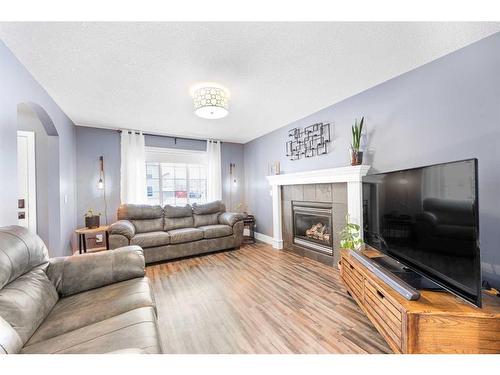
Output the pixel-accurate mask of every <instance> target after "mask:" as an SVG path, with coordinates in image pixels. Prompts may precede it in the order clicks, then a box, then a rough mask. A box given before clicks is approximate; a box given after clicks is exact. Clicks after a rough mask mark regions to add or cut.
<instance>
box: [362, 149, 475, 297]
mask: <svg viewBox="0 0 500 375" xmlns="http://www.w3.org/2000/svg"><path fill="white" fill-rule="evenodd" d="M477 170H478V163H477V159H469V160H462V161H456V162H450V163H444V164H436V165H430V166H425V167H420V168H413V169H406V170H400V171H394V172H387V173H379V174H371V175H367V176H365V177H364V178H363V235H364V240H365V242H366V243H367V244H368V245H370V246H372V247H374V248H375V249H377V250H379V251H381V252H382V253H385V254H387V255H388V256H390V257H392V258H395V259H396V260H398V261H399V262H400V263H402V264H403V265H405V266H407V267H408V268H410V269H412V270H413V271H415V272H416V273H418V274H420V275H422V276H425V277H427V278H429V279H431V280H432V281H434V282H435V283H436V284H438V285H440V286H441V287H443V288H444V289H446V290H448V291H450V292H452V293H454V294H455V295H457V296H459V297H461V298H463V299H464V300H466V301H469V302H471V303H473V304H474V305H476V306H478V307H481V263H480V255H479V215H478V172H477Z"/></svg>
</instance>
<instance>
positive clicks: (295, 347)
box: [147, 244, 390, 353]
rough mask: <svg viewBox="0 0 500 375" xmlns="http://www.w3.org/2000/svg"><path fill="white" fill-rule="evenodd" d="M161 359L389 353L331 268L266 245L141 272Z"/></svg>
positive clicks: (154, 267) (247, 247)
mask: <svg viewBox="0 0 500 375" xmlns="http://www.w3.org/2000/svg"><path fill="white" fill-rule="evenodd" d="M147 275H148V277H149V278H150V279H151V282H152V285H153V289H154V293H155V298H156V303H157V308H158V315H159V322H160V330H161V334H162V339H163V348H164V351H165V352H166V353H388V352H390V349H389V347H388V346H387V344H386V343H385V341H384V340H383V338H382V337H381V336H380V335H379V333H378V332H377V331H376V330H375V328H374V327H373V326H372V324H371V323H370V322H369V320H368V319H367V318H366V317H365V316H364V314H363V313H362V312H361V310H359V308H358V307H357V305H356V303H355V302H354V301H353V300H352V299H351V298H350V297H349V296H348V294H347V291H346V289H345V287H344V286H343V284H342V282H341V280H340V274H339V272H338V270H337V269H336V268H333V267H330V266H327V265H324V264H321V263H319V262H316V261H313V260H311V259H308V258H304V257H301V256H298V255H295V254H293V253H290V252H287V251H279V250H275V249H273V248H272V247H270V246H268V245H265V244H255V245H245V246H242V247H241V249H239V250H233V251H227V252H220V253H216V254H210V255H205V256H201V257H196V258H190V259H184V260H180V261H173V262H168V263H162V264H156V265H152V266H148V267H147Z"/></svg>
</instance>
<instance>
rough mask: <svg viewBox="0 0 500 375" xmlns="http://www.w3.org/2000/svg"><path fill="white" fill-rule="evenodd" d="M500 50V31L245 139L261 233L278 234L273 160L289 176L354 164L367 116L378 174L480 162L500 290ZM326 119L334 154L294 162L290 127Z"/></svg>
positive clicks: (484, 239)
mask: <svg viewBox="0 0 500 375" xmlns="http://www.w3.org/2000/svg"><path fill="white" fill-rule="evenodd" d="M499 51H500V33H497V34H494V35H493V36H491V37H488V38H485V39H483V40H481V41H479V42H476V43H474V44H472V45H470V46H467V47H465V48H463V49H461V50H459V51H456V52H454V53H452V54H449V55H447V56H445V57H442V58H440V59H438V60H435V61H433V62H431V63H429V64H426V65H424V66H422V67H419V68H418V69H415V70H412V71H410V72H408V73H405V74H403V75H401V76H399V77H396V78H394V79H391V80H389V81H386V82H384V83H382V84H380V85H378V86H375V87H373V88H371V89H369V90H366V91H364V92H362V93H360V94H357V95H355V96H353V97H351V98H348V99H346V100H344V101H342V102H340V103H337V104H334V105H332V106H330V107H327V108H325V109H323V110H321V111H319V112H316V113H313V114H311V115H310V116H308V117H306V118H304V119H301V120H298V121H296V122H294V123H291V124H289V125H287V126H284V127H282V128H280V129H278V130H276V131H273V132H271V133H269V134H267V135H265V136H262V137H260V138H258V139H255V140H253V141H251V142H249V143H247V144H245V146H244V159H245V181H246V185H245V196H246V200H247V202H249V204H250V212H252V213H253V214H255V215H256V217H257V223H258V228H257V230H258V231H259V232H262V233H264V234H267V235H272V206H271V197H270V195H269V186H268V184H267V182H266V179H265V175H266V173H267V163H269V162H273V161H275V160H279V161H280V162H281V167H282V171H283V172H284V173H289V172H295V171H303V170H312V169H320V168H330V167H337V166H345V165H349V154H348V146H349V142H350V126H351V124H352V123H353V122H354V119H355V118H360V117H361V116H365V120H366V124H367V132H368V137H367V140H368V145H367V147H368V155H367V157H366V161H365V163H366V164H370V165H372V167H373V172H377V171H390V170H396V169H403V168H407V167H415V166H421V165H428V164H433V163H439V162H447V161H452V160H459V159H465V158H471V157H476V158H478V159H479V212H480V227H481V234H480V235H481V254H482V268H483V278H484V279H486V280H489V281H490V282H491V283H492V284H493V285H495V286H496V287H497V288H498V287H500V250H499V249H500V230H499V228H500V199H499V186H500V167H499V166H498V164H499V161H500V120H499V119H500V52H499ZM367 63H369V62H367ZM320 121H323V122H331V123H332V124H333V142H332V144H331V147H330V149H331V151H330V153H329V154H328V155H324V156H319V157H314V158H311V159H307V160H300V161H289V160H287V159H286V157H285V155H284V153H285V151H284V150H285V143H284V142H285V140H286V138H287V131H288V130H289V129H291V128H293V127H295V126H300V127H303V126H306V125H309V124H312V123H314V122H320Z"/></svg>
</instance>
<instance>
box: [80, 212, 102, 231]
mask: <svg viewBox="0 0 500 375" xmlns="http://www.w3.org/2000/svg"><path fill="white" fill-rule="evenodd" d="M83 216H84V217H85V226H86V227H87V228H98V227H99V226H100V224H101V213H100V212H97V213H96V212H94V210H93V209H92V208H89V210H88V211H87V212H86V213H85V215H83Z"/></svg>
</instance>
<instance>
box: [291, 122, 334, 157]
mask: <svg viewBox="0 0 500 375" xmlns="http://www.w3.org/2000/svg"><path fill="white" fill-rule="evenodd" d="M288 137H289V138H291V140H289V141H287V142H286V156H287V157H289V158H290V160H299V159H302V158H303V157H304V158H310V157H312V156H317V155H324V154H327V153H328V143H330V124H324V123H322V122H320V123H317V124H313V125H309V126H306V127H305V128H304V129H300V128H294V129H290V130H289V131H288Z"/></svg>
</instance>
